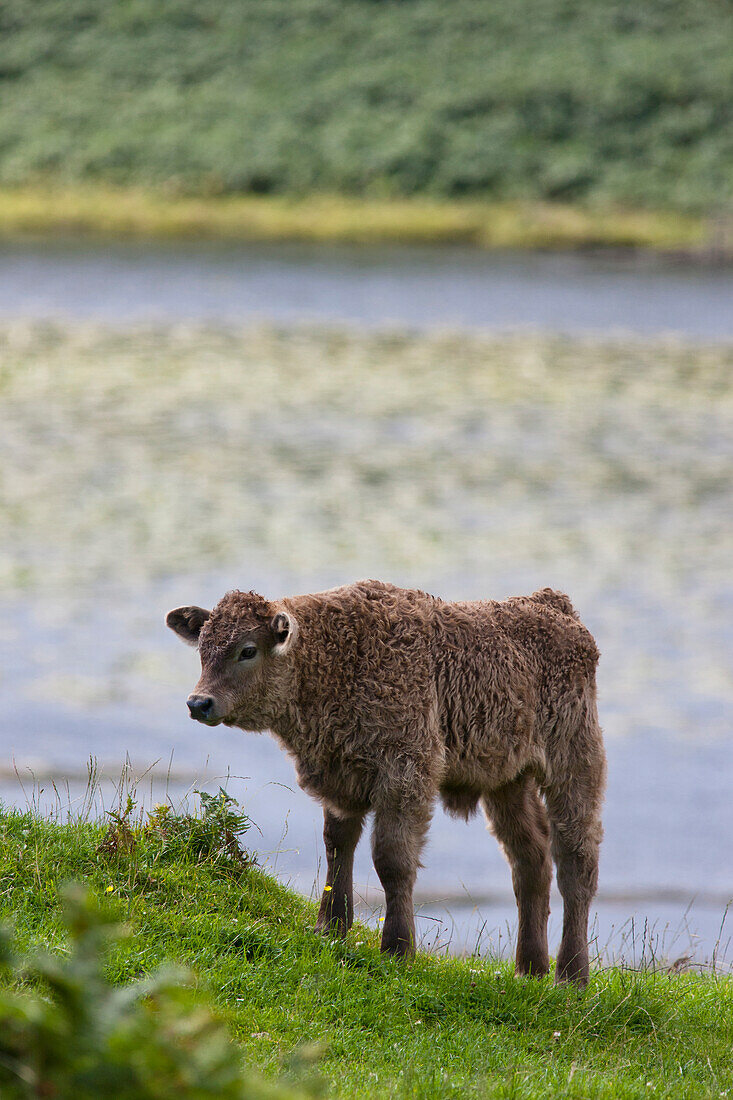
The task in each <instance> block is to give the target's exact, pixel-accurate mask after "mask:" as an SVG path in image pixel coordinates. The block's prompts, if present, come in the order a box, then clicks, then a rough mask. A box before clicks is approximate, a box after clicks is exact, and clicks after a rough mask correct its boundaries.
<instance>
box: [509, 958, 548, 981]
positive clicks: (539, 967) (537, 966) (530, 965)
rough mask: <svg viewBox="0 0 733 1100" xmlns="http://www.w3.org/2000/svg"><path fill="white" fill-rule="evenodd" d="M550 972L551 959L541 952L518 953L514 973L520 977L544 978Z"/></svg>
mask: <svg viewBox="0 0 733 1100" xmlns="http://www.w3.org/2000/svg"><path fill="white" fill-rule="evenodd" d="M549 972H550V959H549V957H548V955H547V954H543V953H540V952H537V953H536V954H535V953H527V954H522V955H517V960H516V962H515V964H514V973H515V974H516V975H517V977H519V978H544V977H545V975H546V974H549Z"/></svg>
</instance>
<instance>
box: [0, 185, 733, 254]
mask: <svg viewBox="0 0 733 1100" xmlns="http://www.w3.org/2000/svg"><path fill="white" fill-rule="evenodd" d="M720 234H721V231H720V229H719V227H715V226H712V225H710V224H709V223H708V222H707V221H706V219H704V218H703V217H701V216H698V215H695V214H689V213H680V212H675V211H670V210H661V209H660V210H640V209H639V210H634V209H625V208H622V207H618V206H609V205H606V206H589V207H583V206H579V205H572V204H567V203H549V202H531V201H524V202H521V201H516V202H508V201H501V202H500V201H493V202H492V201H485V200H483V201H482V200H461V199H452V200H451V199H429V198H422V197H417V196H416V197H413V198H369V197H362V198H360V197H349V196H345V195H340V196H339V195H324V194H313V195H309V196H305V197H287V196H271V195H210V196H206V195H202V196H186V195H176V194H166V193H164V192H162V191H155V190H152V189H147V190H146V189H141V188H137V187H127V188H121V187H118V188H115V187H110V186H107V185H103V184H98V185H92V184H79V185H76V186H70V185H67V186H61V185H59V186H58V187H54V186H41V185H36V186H33V185H29V186H26V187H22V188H14V189H5V190H1V191H0V236H2V237H6V238H13V237H24V236H36V237H48V236H53V235H72V236H86V237H90V236H91V237H107V238H109V237H114V238H143V239H203V240H230V241H311V242H341V243H349V244H385V243H395V242H396V243H402V244H470V245H475V246H477V247H479V248H493V249H513V248H518V249H579V248H591V247H601V248H603V247H605V248H622V249H627V248H639V249H654V250H656V251H660V252H674V253H684V254H689V255H705V254H715V255H716V256H722V255H724V254H726V253H728V252H729V251H730V250H731V248H733V242H729V241H727V237H725V234H723V237H721V235H720ZM724 238H725V239H724Z"/></svg>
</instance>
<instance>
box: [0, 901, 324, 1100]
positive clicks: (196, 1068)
mask: <svg viewBox="0 0 733 1100" xmlns="http://www.w3.org/2000/svg"><path fill="white" fill-rule="evenodd" d="M65 920H66V924H67V927H68V930H69V934H70V938H71V949H70V952H69V954H68V955H67V956H65V957H63V956H62V957H59V956H51V955H44V956H39V957H36V958H34V959H31V960H30V961H27V962H25V963H22V962H19V961H18V960H16V959H14V958H13V956H12V953H11V951H10V945H9V940H8V937H7V935H6V934H5V935H2V936H0V978H1V979H2V981H3V984H8V985H15V986H16V987H18V986H21V985H23V984H25V983H28V982H31V983H32V984H33V986H34V987H40V989H41V991H42V995H39V994H38V993H36V992H28V991H23V992H10V991H8V990H7V989H4V990H0V1095H2V1097H3V1100H21V1098H22V1100H26V1098H29V1097H57V1098H59V1100H99V1097H105V1096H109V1097H112V1096H113V1097H115V1100H168V1098H176V1100H193V1098H196V1100H206V1098H207V1097H212V1098H213V1097H216V1098H217V1100H288V1098H291V1100H295V1098H296V1097H298V1096H303V1094H302V1093H300V1092H297V1091H293V1090H291V1089H289V1088H285V1087H281V1086H279V1085H274V1084H270V1083H268V1082H265V1081H261V1080H259V1079H257V1078H254V1077H250V1076H249V1075H248V1074H247V1073H246V1071H245V1070H243V1068H242V1065H241V1056H240V1053H239V1051H238V1050H237V1048H236V1047H235V1046H234V1044H233V1043H232V1042H231V1040H230V1039H229V1036H228V1034H227V1031H226V1028H225V1027H224V1025H223V1024H222V1023H221V1022H219V1021H218V1020H217V1019H216V1018H215V1017H214V1016H213V1015H212V1013H211V1011H210V1010H209V1009H208V1008H206V1007H205V1006H204V1005H202V1004H201V1002H200V999H197V1000H194V998H193V995H192V991H191V989H190V988H189V987H188V984H187V983H188V981H189V976H188V974H187V972H186V971H183V970H173V969H167V970H161V971H159V972H157V973H156V974H154V975H152V976H151V977H150V978H147V979H145V980H142V981H137V982H133V983H131V984H130V985H127V986H123V987H120V988H115V987H114V986H112V985H111V984H110V983H109V981H108V980H107V979H106V978H105V976H104V972H103V957H104V946H105V944H106V942H107V941H108V940H109V939H110V938H114V937H115V936H119V934H120V931H119V929H117V928H116V927H115V926H114V925H113V924H111V923H110V922H111V918H110V916H109V914H108V913H106V912H104V911H102V910H101V909H99V908H97V907H96V905H95V904H94V902H93V901H92V900H91V899H90V898H89V897H88V896H86V895H85V894H84V893H83V892H82V891H81V890H80V889H78V888H71V889H70V890H67V893H66V904H65Z"/></svg>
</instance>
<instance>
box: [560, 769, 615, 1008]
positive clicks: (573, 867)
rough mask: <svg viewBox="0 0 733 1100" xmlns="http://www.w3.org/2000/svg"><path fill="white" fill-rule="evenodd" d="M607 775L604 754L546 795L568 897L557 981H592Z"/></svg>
mask: <svg viewBox="0 0 733 1100" xmlns="http://www.w3.org/2000/svg"><path fill="white" fill-rule="evenodd" d="M604 775H605V763H604V758H603V756H602V751H601V755H600V756H599V757H598V759H597V761H596V766H594V767H589V768H588V770H587V771H584V773H583V774H582V775H580V776H576V777H574V779H573V781H572V782H568V783H566V784H564V785H563V786H554V785H553V786H551V787H549V788H548V789H547V790H546V792H545V794H546V801H547V809H548V813H549V815H550V835H551V845H552V855H553V859H554V860H555V863H556V864H557V885H558V887H559V889H560V893H561V894H562V900H563V923H562V940H561V941H560V950H559V951H558V954H557V963H556V967H555V980H556V981H557V982H577V984H578V985H580V986H585V985H587V983H588V975H589V960H588V912H589V910H590V903H591V901H592V900H593V897H594V895H595V892H596V889H597V886H598V851H599V848H600V843H601V839H602V837H603V828H602V826H601V818H600V805H601V799H602V795H603V782H604Z"/></svg>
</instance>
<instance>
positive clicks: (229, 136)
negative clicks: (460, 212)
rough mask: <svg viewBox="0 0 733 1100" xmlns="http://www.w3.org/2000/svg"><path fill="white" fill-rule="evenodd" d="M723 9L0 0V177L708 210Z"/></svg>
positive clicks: (724, 198)
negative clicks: (519, 199)
mask: <svg viewBox="0 0 733 1100" xmlns="http://www.w3.org/2000/svg"><path fill="white" fill-rule="evenodd" d="M732 40H733V7H731V5H730V4H729V3H727V2H726V0H640V2H639V3H636V4H634V5H628V4H623V3H618V2H609V3H600V2H599V0H571V2H568V0H518V2H516V3H513V4H507V3H505V2H502V0H451V2H450V3H445V0H400V2H397V0H384V2H378V0H268V2H267V3H262V2H261V0H129V2H126V3H124V4H110V3H108V2H106V0H66V2H65V3H64V4H59V3H58V2H57V0H33V2H32V3H31V2H30V0H6V2H5V3H4V4H3V5H2V6H0V183H1V184H5V185H8V184H22V183H24V182H28V181H37V180H43V179H46V178H52V179H61V180H63V181H66V182H78V181H84V180H95V181H99V180H103V181H107V182H110V183H115V184H141V185H158V186H160V185H164V186H166V187H169V188H174V189H176V190H182V191H194V192H205V193H206V192H208V193H228V192H262V193H304V192H310V191H331V192H337V193H351V194H371V195H414V194H426V195H432V196H450V197H457V196H475V195H480V196H484V197H486V196H489V197H492V198H499V199H505V198H523V199H543V200H548V199H549V200H553V199H554V200H563V201H568V200H572V201H577V200H587V201H589V200H593V201H598V202H603V203H609V202H616V203H619V202H620V203H630V204H634V205H645V204H646V205H662V206H664V205H671V206H676V207H679V208H685V209H690V210H704V209H717V208H719V207H720V206H722V205H724V204H725V203H726V202H729V201H730V200H731V194H732V187H733V184H732V182H731V181H733V96H731V87H733V50H731V48H730V43H731V41H732Z"/></svg>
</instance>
